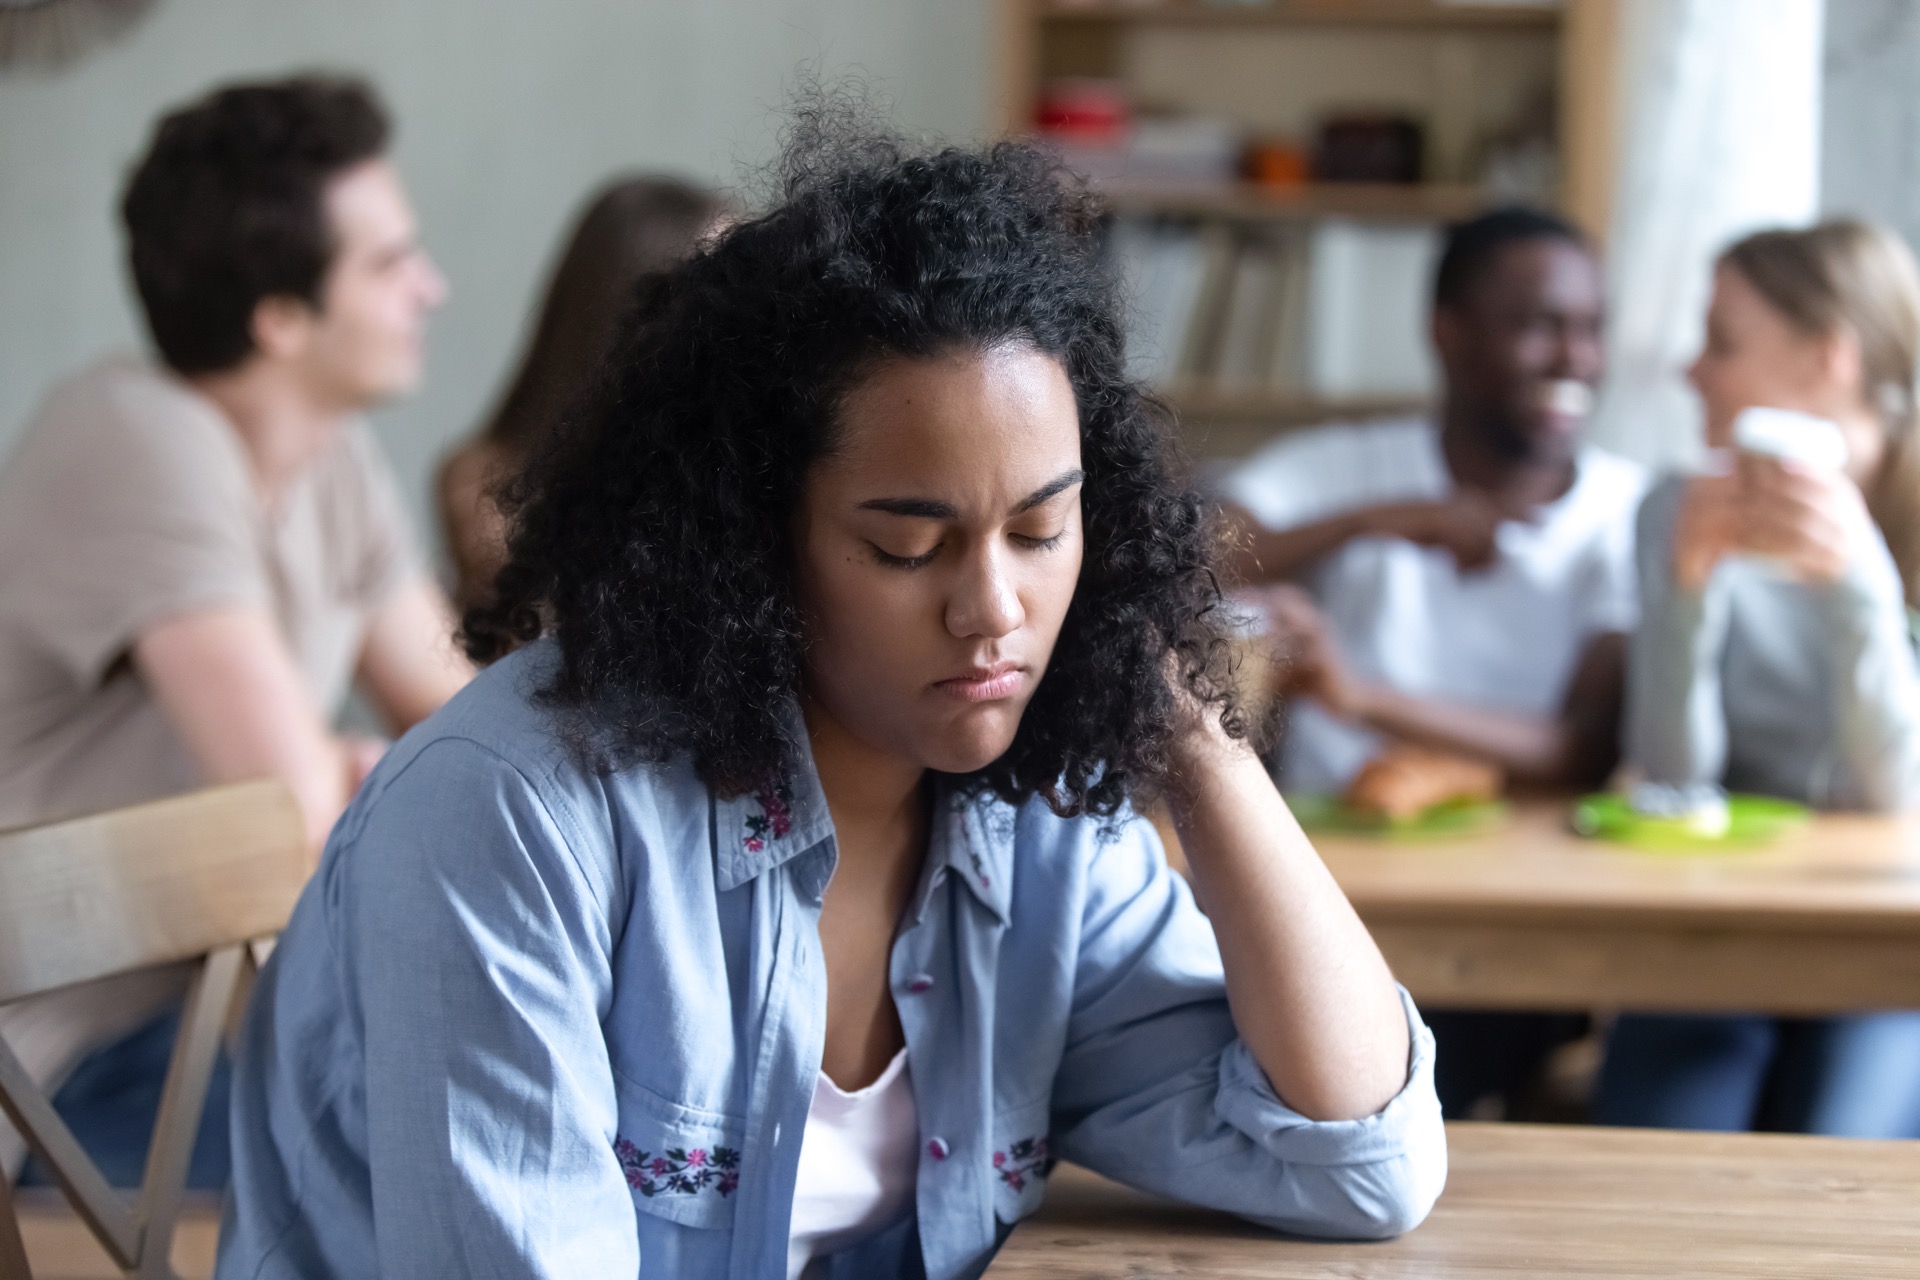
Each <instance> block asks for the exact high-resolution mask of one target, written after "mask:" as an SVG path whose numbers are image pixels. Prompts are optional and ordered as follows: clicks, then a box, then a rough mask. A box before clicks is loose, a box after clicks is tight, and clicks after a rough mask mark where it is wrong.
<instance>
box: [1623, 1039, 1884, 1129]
mask: <svg viewBox="0 0 1920 1280" xmlns="http://www.w3.org/2000/svg"><path fill="white" fill-rule="evenodd" d="M1594 1119H1595V1120H1596V1121H1598V1122H1599V1123H1601V1124H1616V1125H1641V1126H1648V1127H1655V1128H1667V1129H1712V1130H1722V1131H1738V1130H1747V1129H1764V1130H1770V1131H1774V1132H1782V1133H1820V1134H1829V1135H1832V1136H1836V1137H1852V1138H1920V1013H1876V1014H1866V1015H1861V1016H1857V1017H1847V1018H1818V1019H1782V1018H1766V1017H1758V1016H1731V1017H1727V1016H1714V1017H1709V1016H1697V1015H1671V1014H1632V1015H1628V1016H1626V1017H1623V1018H1621V1019H1620V1021H1619V1023H1618V1024H1616V1025H1615V1027H1614V1029H1613V1038H1612V1039H1611V1040H1610V1041H1609V1042H1608V1045H1607V1058H1606V1062H1605V1064H1604V1065H1603V1066H1602V1068H1601V1071H1600V1083H1599V1088H1598V1091H1597V1097H1596V1099H1595V1105H1594Z"/></svg>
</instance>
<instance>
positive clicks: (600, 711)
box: [464, 125, 1247, 815]
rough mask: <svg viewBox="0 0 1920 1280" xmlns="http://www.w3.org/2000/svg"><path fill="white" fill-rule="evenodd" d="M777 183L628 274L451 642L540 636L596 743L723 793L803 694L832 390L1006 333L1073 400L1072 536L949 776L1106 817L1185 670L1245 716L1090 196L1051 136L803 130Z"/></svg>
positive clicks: (777, 764) (757, 779)
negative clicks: (1128, 340)
mask: <svg viewBox="0 0 1920 1280" xmlns="http://www.w3.org/2000/svg"><path fill="white" fill-rule="evenodd" d="M782 175H783V178H784V183H783V192H782V194H783V197H784V198H783V199H782V200H781V201H780V203H779V204H778V206H777V207H776V208H774V209H773V210H772V211H771V212H769V213H767V214H765V215H764V216H762V217H759V218H755V219H753V220H751V221H747V222H743V223H740V224H739V225H737V226H735V227H733V228H732V229H731V230H729V231H727V232H726V233H724V235H722V236H721V237H720V238H719V239H718V240H717V241H716V242H715V243H713V244H711V245H709V246H707V247H705V248H703V249H702V250H701V251H699V252H698V253H696V254H695V255H694V256H693V257H692V258H691V259H690V260H689V261H687V262H685V263H684V264H682V265H680V266H678V267H676V268H674V269H673V270H671V271H669V272H667V273H665V274H663V275H659V276H655V277H653V278H652V279H651V281H650V282H649V283H648V284H647V285H646V286H645V287H644V288H643V289H642V290H641V291H640V293H639V294H638V295H637V297H636V299H635V303H634V306H633V308H632V309H631V310H630V311H629V313H628V316H627V319H626V321H625V328H624V332H623V336H622V337H621V338H620V340H619V341H618V343H617V344H616V347H615V349H614V352H613V354H612V356H611V357H610V358H609V360H608V361H607V362H606V363H605V364H604V365H603V366H602V371H601V374H600V375H599V378H598V386H597V387H596V388H595V389H594V390H593V391H591V392H590V393H589V394H588V396H587V398H585V399H584V400H582V401H581V402H579V404H578V405H577V406H576V408H575V409H574V410H572V411H571V412H569V413H568V414H566V415H564V416H563V418H562V420H561V423H560V426H559V429H558V430H557V431H556V432H554V433H553V435H552V436H551V437H550V439H549V440H548V441H546V442H544V443H543V444H542V445H541V446H539V447H538V448H537V449H536V452H535V454H534V459H533V462H532V464H531V466H530V467H529V469H528V470H527V472H526V473H525V474H524V475H523V476H522V477H521V478H520V480H519V481H518V482H517V485H516V486H515V487H514V488H513V489H511V490H510V491H509V507H510V509H511V510H513V514H514V520H513V530H512V533H511V536H510V539H509V544H508V550H509V562H508V564H507V566H506V567H505V568H504V569H503V570H502V571H501V573H500V575H499V578H498V580H497V582H496V584H495V585H496V594H495V598H494V599H493V600H492V601H491V602H490V603H487V604H484V605H481V606H479V607H476V608H474V609H471V610H469V611H468V613H467V615H466V619H465V624H464V632H465V640H466V647H467V652H468V653H469V654H470V655H471V656H473V657H474V658H475V659H477V660H480V661H490V660H492V659H494V658H498V657H500V656H501V655H502V654H504V653H506V652H507V651H509V650H511V649H512V648H514V647H515V646H517V645H519V644H522V643H525V642H527V641H529V640H532V639H534V638H535V637H537V636H539V635H541V634H543V633H551V634H552V635H553V637H554V639H555V640H556V641H557V643H558V648H559V655H560V664H559V667H558V669H557V672H556V674H555V675H554V677H553V679H552V681H551V683H550V684H549V685H548V686H547V688H546V689H545V697H546V699H547V700H548V701H549V703H550V704H552V705H556V706H558V707H560V708H563V709H566V710H568V711H570V712H573V713H580V716H581V718H574V717H572V716H570V717H568V719H570V720H572V722H573V723H574V724H575V725H576V726H581V727H584V728H585V729H586V730H587V731H588V732H589V733H590V734H591V737H592V739H593V741H594V742H595V744H596V745H597V747H598V748H599V749H598V750H596V752H595V754H599V755H603V756H605V757H610V758H611V759H612V760H614V761H616V762H619V763H634V762H641V761H660V760H664V759H666V758H667V757H668V756H669V755H672V754H675V753H679V752H685V753H687V754H688V755H690V756H691V758H692V762H693V764H694V766H695V768H696V769H697V770H698V771H699V773H700V776H701V777H702V778H703V779H704V780H705V781H706V782H707V783H708V784H709V785H711V786H713V787H714V788H715V789H716V790H717V791H719V792H721V793H723V794H725V793H738V792H741V791H746V790H751V789H753V788H755V787H757V786H761V785H764V784H765V782H766V781H767V780H768V778H769V777H771V776H775V775H776V774H777V772H778V771H780V770H781V769H783V768H784V766H785V765H786V764H788V763H789V755H788V753H789V749H790V748H789V744H788V743H787V742H786V741H785V740H784V738H783V736H782V733H781V725H780V723H779V720H778V718H777V717H775V716H772V715H770V714H769V711H770V709H771V708H773V707H776V706H778V705H780V704H781V703H782V702H783V701H784V700H785V699H787V698H790V697H792V696H794V695H795V694H796V693H798V692H799V680H800V673H801V670H802V655H801V623H800V613H799V602H798V601H797V599H796V597H795V588H794V581H793V575H794V568H795V561H796V558H797V553H796V551H795V548H794V544H793V528H792V522H793V513H794V511H795V509H796V505H797V503H798V502H799V500H800V497H801V492H802V486H803V484H804V483H805V479H806V476H807V473H808V470H809V468H810V466H811V465H812V463H813V462H814V461H815V460H817V459H819V458H820V457H822V456H823V455H824V454H826V453H828V452H830V451H831V449H832V448H833V442H834V437H835V432H836V423H837V418H838V411H839V407H840V404H841V400H842V398H843V397H844V396H845V395H846V394H847V392H848V391H849V390H850V389H851V388H852V387H854V386H855V385H857V384H858V382H859V380H860V379H861V378H862V377H863V376H864V375H865V374H866V373H867V371H869V370H871V369H872V368H873V367H874V366H875V364H876V363H877V362H879V361H883V360H886V359H889V358H901V357H904V358H909V359H913V358H926V357H933V356H938V355H940V354H941V353H943V352H948V351H954V350H961V351H966V350H974V351H980V350H988V349H991V348H994V347H997V346H1001V345H1003V344H1008V343H1013V344H1021V345H1025V346H1027V347H1030V348H1032V349H1034V350H1037V351H1040V352H1044V353H1045V354H1047V355H1049V356H1052V357H1054V358H1056V359H1058V360H1059V361H1060V363H1061V365H1062V366H1063V368H1064V369H1065V371H1066V374H1067V377H1068V380H1069V381H1070V382H1071V383H1072V386H1073V390H1074V393H1075V399H1076V400H1077V402H1078V406H1079V412H1080V440H1081V465H1082V467H1083V468H1084V469H1085V472H1086V480H1085V483H1084V486H1083V488H1082V490H1081V501H1082V504H1083V507H1082V509H1083V513H1084V519H1085V530H1086V553H1085V559H1084V561H1083V563H1082V567H1081V571H1080V579H1079V582H1078V585H1077V587H1076V589H1075V592H1074V597H1073V602H1072V604H1071V606H1070V607H1069V609H1068V611H1067V616H1066V620H1065V623H1064V625H1063V627H1062V629H1061V632H1060V637H1059V641H1058V643H1057V644H1056V646H1055V648H1054V651H1053V660H1052V663H1051V665H1050V666H1049V668H1048V670H1047V673H1046V676H1045V678H1044V679H1043V680H1042V681H1041V683H1040V687H1039V689H1038V690H1037V691H1036V693H1035V694H1034V697H1033V701H1032V703H1031V704H1030V705H1029V706H1028V708H1027V711H1026V714H1025V716H1024V717H1023V718H1022V720H1021V723H1020V727H1019V731H1018V733H1017V734H1016V735H1015V738H1014V741H1013V744H1012V746H1011V747H1010V748H1009V749H1008V751H1007V752H1006V754H1005V755H1003V756H1001V757H1000V758H999V759H998V760H995V761H993V762H992V763H991V764H989V765H987V766H986V767H985V768H984V769H982V770H980V771H979V773H978V774H976V775H972V776H971V777H969V778H967V779H964V780H962V781H961V785H963V786H966V787H970V788H976V789H980V790H986V791H991V792H993V793H995V794H997V795H999V796H1001V797H1002V798H1005V799H1009V800H1022V799H1025V798H1027V797H1030V796H1033V795H1036V794H1037V795H1040V796H1042V797H1044V798H1045V800H1046V801H1047V803H1049V804H1050V805H1052V806H1053V807H1054V809H1055V810H1056V811H1058V812H1061V813H1093V814H1099V815H1111V814H1114V813H1115V812H1116V811H1117V810H1118V809H1119V807H1120V806H1121V805H1122V803H1123V802H1124V801H1126V800H1127V799H1129V798H1135V799H1141V798H1146V797H1151V796H1152V795H1154V794H1155V793H1156V792H1157V791H1158V790H1159V789H1161V788H1162V787H1163V786H1164V784H1165V782H1166V781H1167V778H1168V775H1169V771H1170V768H1171V765H1170V750H1169V749H1170V746H1171V744H1172V743H1173V741H1174V737H1175V735H1176V733H1178V732H1180V731H1181V730H1182V729H1183V728H1184V727H1185V726H1186V724H1187V723H1189V721H1188V719H1187V716H1188V714H1189V713H1188V712H1187V711H1186V710H1184V709H1183V707H1182V697H1181V694H1182V693H1183V692H1184V693H1185V694H1187V695H1190V696H1191V697H1192V698H1193V699H1194V703H1195V705H1197V706H1200V707H1208V708H1210V710H1211V713H1213V714H1217V715H1219V716H1220V717H1221V720H1222V723H1223V724H1224V725H1225V727H1226V728H1227V731H1228V732H1229V733H1231V734H1233V735H1235V736H1244V735H1245V733H1246V730H1247V725H1246V720H1245V717H1244V715H1243V714H1242V713H1241V712H1240V710H1239V708H1238V705H1237V703H1236V700H1235V697H1234V693H1233V689H1232V684H1231V681H1230V679H1229V677H1228V671H1227V664H1228V662H1229V660H1230V656H1229V647H1228V641H1227V628H1228V623H1227V619H1226V616H1225V611H1224V610H1223V609H1222V607H1221V604H1222V601H1221V595H1220V589H1219V587H1218V585H1217V583H1216V581H1215V579H1214V576H1213V573H1212V569H1211V565H1210V558H1211V551H1212V549H1213V529H1212V525H1211V523H1210V518H1209V516H1208V511H1207V508H1206V506H1205V505H1204V504H1203V502H1202V500H1201V498H1200V496H1199V494H1198V493H1197V492H1196V491H1195V490H1194V489H1193V488H1192V487H1190V486H1189V485H1188V484H1186V483H1184V482H1183V481H1182V480H1181V479H1180V478H1178V475H1177V473H1176V471H1175V469H1174V462H1175V459H1174V455H1173V443H1172V438H1171V435H1170V421H1169V418H1168V415H1167V413H1166V411H1165V410H1164V408H1162V407H1161V406H1160V405H1159V404H1158V403H1157V402H1156V401H1155V400H1153V399H1152V398H1151V397H1150V396H1149V395H1148V394H1147V393H1146V391H1145V390H1144V389H1143V388H1142V387H1141V386H1140V385H1139V384H1137V383H1135V382H1133V381H1132V380H1131V379H1129V378H1128V377H1127V375H1126V371H1125V362H1124V358H1123V345H1124V343H1123V333H1124V330H1123V328H1122V325H1121V308H1120V294H1119V291H1118V288H1117V284H1116V281H1115V280H1114V278H1113V277H1112V275H1111V274H1110V270H1109V268H1108V266H1107V264H1106V263H1105V262H1104V261H1103V259H1102V256H1101V254H1100V243H1099V235H1098V220H1099V208H1098V206H1097V203H1096V201H1095V200H1094V199H1093V198H1092V197H1091V195H1090V194H1089V193H1088V192H1087V191H1086V190H1085V189H1084V188H1082V187H1081V186H1080V185H1078V184H1077V183H1076V182H1075V181H1073V180H1072V179H1071V178H1069V177H1068V175H1066V174H1065V172H1064V171H1063V170H1061V168H1060V167H1059V165H1058V163H1057V161H1056V160H1054V159H1053V158H1052V157H1051V156H1050V155H1049V154H1048V153H1046V152H1044V151H1041V150H1039V149H1037V148H1034V147H1030V146H1026V145H1023V144H1018V143H1010V142H1003V143H999V144H996V145H994V146H992V147H991V148H988V149H986V150H965V149H959V148H949V149H945V150H939V151H934V152H931V153H928V152H921V151H917V150H914V149H911V148H908V147H906V146H905V145H903V144H901V143H898V142H896V141H894V140H892V139H890V138H886V137H872V136H861V135H859V134H854V135H852V136H847V135H845V134H843V133H838V132H836V130H835V129H834V128H833V127H830V126H828V125H822V126H820V127H818V128H815V129H811V130H809V129H803V130H802V131H801V136H800V137H799V138H797V139H796V141H795V142H794V143H793V144H792V145H791V146H790V147H789V149H788V151H787V153H786V157H785V161H784V165H783V169H782Z"/></svg>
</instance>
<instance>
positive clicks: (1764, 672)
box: [1626, 476, 1920, 810]
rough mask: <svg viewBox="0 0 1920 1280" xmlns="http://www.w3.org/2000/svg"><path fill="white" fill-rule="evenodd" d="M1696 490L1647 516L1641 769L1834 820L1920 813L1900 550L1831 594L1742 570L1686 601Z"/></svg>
mask: <svg viewBox="0 0 1920 1280" xmlns="http://www.w3.org/2000/svg"><path fill="white" fill-rule="evenodd" d="M1684 488H1685V480H1684V478H1683V477H1677V476H1676V477H1669V478H1668V479H1666V480H1664V481H1662V482H1661V483H1660V484H1658V485H1657V486H1655V488H1654V489H1653V491H1652V492H1651V493H1649V494H1648V495H1647V498H1646V501H1645V502H1644V503H1642V504H1641V507H1640V519H1639V532H1638V549H1637V553H1636V554H1637V557H1638V562H1639V576H1640V604H1641V616H1640V626H1639V630H1638V631H1636V632H1635V633H1634V637H1633V643H1632V648H1631V651H1630V657H1629V666H1628V692H1627V729H1626V739H1627V740H1626V750H1627V758H1628V759H1629V760H1630V761H1631V762H1632V763H1634V764H1636V765H1638V766H1639V767H1640V769H1641V770H1642V771H1643V772H1644V773H1645V775H1646V776H1647V777H1648V778H1649V779H1650V780H1652V781H1655V782H1670V783H1688V782H1718V783H1721V784H1722V785H1724V786H1725V787H1727V788H1728V789H1729V790H1732V791H1754V792H1761V793H1764V794H1767V795H1775V796H1784V797H1787V798H1789V799H1793V800H1800V801H1804V802H1805V803H1807V804H1810V805H1813V806H1815V807H1816V808H1821V809H1864V810H1889V809H1901V808H1906V807H1908V806H1909V805H1912V804H1913V803H1915V802H1916V801H1917V800H1920V669H1917V668H1916V663H1915V658H1914V652H1913V646H1912V643H1911V641H1910V640H1909V638H1908V631H1907V611H1906V602H1905V598H1904V596H1903V593H1902V590H1901V584H1900V578H1899V574H1898V573H1897V571H1896V570H1895V568H1894V564H1893V557H1892V555H1891V554H1890V553H1889V552H1888V551H1887V547H1886V544H1885V542H1884V541H1882V540H1881V539H1880V538H1878V537H1877V536H1876V537H1875V538H1874V539H1873V542H1872V545H1871V546H1870V547H1869V548H1868V549H1867V550H1866V552H1865V553H1864V554H1862V555H1861V556H1860V558H1859V559H1858V560H1857V561H1856V563H1854V564H1853V565H1852V566H1850V567H1849V569H1848V570H1847V572H1846V573H1845V574H1844V575H1843V576H1842V577H1841V578H1840V579H1839V580H1838V581H1836V582H1833V583H1831V584H1826V585H1814V584H1807V583H1801V582H1796V581H1793V580H1791V579H1789V578H1787V577H1786V576H1784V575H1783V574H1782V573H1780V572H1779V571H1777V570H1776V569H1774V568H1773V567H1771V566H1770V565H1768V564H1766V563H1764V562H1761V561H1758V560H1755V559H1752V558H1749V557H1735V558H1732V559H1729V560H1727V561H1724V562H1723V563H1722V564H1721V565H1720V566H1719V567H1718V568H1717V569H1715V570H1714V573H1713V576H1712V577H1711V578H1710V579H1709V580H1708V582H1707V586H1706V589H1705V590H1704V591H1697V592H1690V591H1682V590H1680V589H1679V588H1678V587H1676V586H1675V585H1674V583H1673V571H1672V570H1673V525H1674V518H1675V516H1676V514H1677V513H1678V510H1679V504H1680V497H1681V494H1682V492H1683V491H1684Z"/></svg>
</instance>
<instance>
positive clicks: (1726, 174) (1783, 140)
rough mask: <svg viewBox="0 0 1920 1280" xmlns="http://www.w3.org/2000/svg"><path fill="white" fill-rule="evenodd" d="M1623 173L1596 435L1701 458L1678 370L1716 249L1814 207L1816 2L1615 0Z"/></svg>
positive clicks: (1679, 458) (1671, 456) (1646, 458)
mask: <svg viewBox="0 0 1920 1280" xmlns="http://www.w3.org/2000/svg"><path fill="white" fill-rule="evenodd" d="M1615 2H1616V3H1618V4H1619V6H1620V33H1621V43H1622V48H1621V58H1620V64H1619V75H1620V82H1619V85H1618V89H1619V93H1618V97H1617V98H1616V101H1617V102H1619V104H1620V110H1621V112H1622V118H1621V120H1620V122H1619V126H1620V171H1619V177H1618V185H1617V186H1616V188H1615V195H1614V212H1613V223H1612V231H1611V237H1610V239H1609V242H1608V249H1607V252H1608V272H1607V274H1608V285H1609V296H1610V299H1611V307H1612V313H1611V326H1610V330H1609V334H1608V341H1607V347H1608V352H1609V357H1610V368H1609V375H1608V381H1607V386H1606V390H1605V394H1604V395H1603V396H1602V397H1601V403H1600V407H1599V413H1598V417H1597V419H1596V421H1595V423H1594V428H1593V436H1594V439H1595V440H1596V442H1598V443H1600V444H1603V445H1606V446H1608V447H1610V448H1613V449H1615V450H1617V451H1619V452H1621V453H1624V454H1626V455H1627V456H1628V457H1632V458H1636V459H1638V460H1640V461H1642V462H1645V463H1648V464H1650V465H1653V466H1672V465H1685V464H1687V463H1689V462H1691V461H1693V460H1694V459H1695V458H1697V457H1698V455H1699V449H1700V425H1699V424H1700V409H1699V404H1698V402H1697V400H1696V399H1695V397H1694V395H1693V393H1692V391H1691V390H1690V389H1689V388H1688V387H1687V385H1686V383H1685V380H1684V377H1683V371H1684V370H1685V368H1686V366H1687V364H1688V362H1689V361H1691V360H1692V359H1693V356H1694V354H1695V353H1696V352H1697V351H1698V350H1699V347H1700V336H1701V332H1702V320H1703V318H1704V316H1705V312H1706V305H1707V294H1708V290H1709V285H1710V282H1711V272H1712V263H1713V258H1714V255H1715V254H1716V253H1717V252H1718V251H1719V250H1720V249H1721V248H1722V247H1724V246H1725V245H1726V244H1727V243H1728V242H1729V241H1731V240H1733V239H1736V238H1737V237H1739V236H1740V235H1742V234H1744V233H1746V232H1748V231H1753V230H1756V229H1758V228H1760V227H1764V226H1779V225H1783V224H1790V225H1801V224H1805V223H1807V222H1809V221H1811V220H1812V218H1813V216H1814V212H1815V210H1816V209H1817V208H1818V205H1819V173H1820V163H1819V162H1820V156H1819V138H1820V61H1821V25H1822V16H1823V14H1822V10H1823V4H1822V0H1615Z"/></svg>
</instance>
